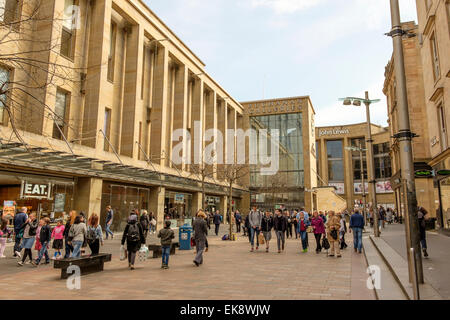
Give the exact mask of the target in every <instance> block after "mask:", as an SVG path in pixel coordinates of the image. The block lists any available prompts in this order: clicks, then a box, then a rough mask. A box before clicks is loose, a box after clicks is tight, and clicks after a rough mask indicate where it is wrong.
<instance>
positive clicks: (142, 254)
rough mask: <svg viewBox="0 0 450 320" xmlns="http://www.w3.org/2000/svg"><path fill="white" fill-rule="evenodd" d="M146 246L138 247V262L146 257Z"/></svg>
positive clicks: (143, 260)
mask: <svg viewBox="0 0 450 320" xmlns="http://www.w3.org/2000/svg"><path fill="white" fill-rule="evenodd" d="M148 252H149V250H148V247H147V246H146V245H143V246H142V247H141V248H140V249H139V253H138V259H139V261H140V262H145V260H147V259H148Z"/></svg>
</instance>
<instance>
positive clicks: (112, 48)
mask: <svg viewBox="0 0 450 320" xmlns="http://www.w3.org/2000/svg"><path fill="white" fill-rule="evenodd" d="M116 37H117V24H116V23H114V22H111V28H110V32H109V55H108V80H109V81H111V82H113V81H114V65H115V55H116Z"/></svg>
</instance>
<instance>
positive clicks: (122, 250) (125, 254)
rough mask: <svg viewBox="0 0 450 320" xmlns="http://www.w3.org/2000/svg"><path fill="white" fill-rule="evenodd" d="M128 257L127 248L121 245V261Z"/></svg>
mask: <svg viewBox="0 0 450 320" xmlns="http://www.w3.org/2000/svg"><path fill="white" fill-rule="evenodd" d="M126 258H127V250H126V249H125V247H124V246H120V261H124V260H125V259H126Z"/></svg>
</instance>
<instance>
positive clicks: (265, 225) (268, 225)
mask: <svg viewBox="0 0 450 320" xmlns="http://www.w3.org/2000/svg"><path fill="white" fill-rule="evenodd" d="M272 228H273V218H272V217H271V215H270V212H269V211H267V212H266V215H265V216H264V217H263V218H262V220H261V230H262V232H263V235H264V239H265V240H266V252H269V242H270V240H272Z"/></svg>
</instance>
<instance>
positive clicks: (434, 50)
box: [430, 32, 441, 80]
mask: <svg viewBox="0 0 450 320" xmlns="http://www.w3.org/2000/svg"><path fill="white" fill-rule="evenodd" d="M430 46H431V59H432V64H433V75H434V80H437V79H438V78H439V77H440V76H441V67H440V65H439V51H438V44H437V39H436V33H435V32H433V34H432V35H431V37H430Z"/></svg>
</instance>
